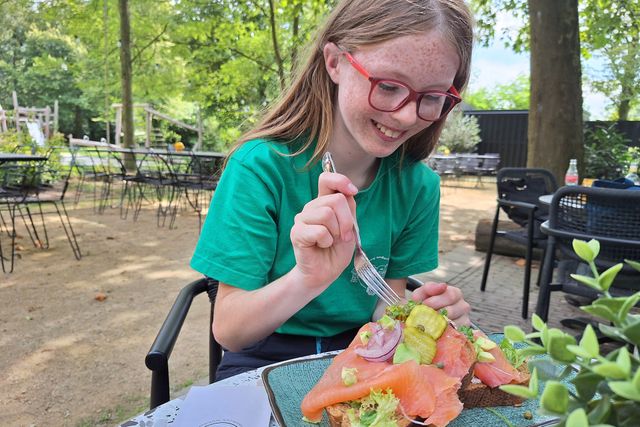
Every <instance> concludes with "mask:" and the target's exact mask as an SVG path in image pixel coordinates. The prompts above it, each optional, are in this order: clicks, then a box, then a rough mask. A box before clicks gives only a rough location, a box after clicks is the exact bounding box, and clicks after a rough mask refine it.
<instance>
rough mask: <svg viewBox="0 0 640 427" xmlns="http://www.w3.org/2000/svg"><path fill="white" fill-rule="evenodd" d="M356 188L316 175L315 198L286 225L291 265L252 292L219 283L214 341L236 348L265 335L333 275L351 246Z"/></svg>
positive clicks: (339, 270) (342, 178)
mask: <svg viewBox="0 0 640 427" xmlns="http://www.w3.org/2000/svg"><path fill="white" fill-rule="evenodd" d="M357 192H358V190H357V188H355V187H354V186H353V184H352V183H351V181H350V180H349V179H348V178H347V177H346V176H344V175H340V174H337V173H323V174H321V175H320V178H319V180H318V197H317V198H316V199H314V200H312V201H310V202H309V203H307V204H306V205H305V207H304V209H303V210H302V212H300V213H299V214H297V215H296V217H295V220H294V225H293V227H292V228H291V233H290V237H291V244H292V246H293V251H294V255H295V258H296V265H295V266H294V267H293V268H292V269H291V270H290V271H289V272H288V273H287V274H285V275H284V276H282V277H280V278H278V279H277V280H274V281H273V282H271V283H269V284H267V285H265V286H263V287H261V288H259V289H256V290H253V291H246V290H243V289H239V288H236V287H234V286H231V285H229V284H224V283H221V284H220V287H219V288H218V294H217V296H216V306H215V311H214V321H213V323H214V324H213V333H214V336H215V337H216V340H217V341H218V342H219V343H220V344H222V345H223V346H224V347H226V348H228V349H229V350H232V351H238V350H240V349H242V348H245V347H247V346H249V345H251V344H253V343H255V342H256V341H259V340H261V339H263V338H265V337H267V336H268V335H270V334H272V333H273V332H274V331H275V330H276V329H277V328H278V327H280V326H281V325H282V324H283V323H284V322H285V321H286V320H288V319H289V318H290V317H291V316H293V315H294V314H295V313H296V312H297V311H299V310H300V309H301V308H302V307H304V306H305V305H307V304H308V303H309V302H310V301H311V300H312V299H314V298H315V297H317V296H318V295H320V294H321V293H322V292H323V291H324V290H325V289H326V288H327V287H329V285H330V284H331V283H333V282H334V281H335V280H336V279H337V278H338V276H339V275H340V274H341V273H342V272H343V271H344V269H345V268H347V266H348V265H349V264H350V263H351V259H352V257H353V251H354V248H355V239H354V234H353V217H354V215H355V208H356V206H355V200H354V198H353V196H354V195H355V194H356V193H357ZM249 268H250V267H249Z"/></svg>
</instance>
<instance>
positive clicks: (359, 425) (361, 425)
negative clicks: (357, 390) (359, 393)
mask: <svg viewBox="0 0 640 427" xmlns="http://www.w3.org/2000/svg"><path fill="white" fill-rule="evenodd" d="M399 402H400V401H399V400H398V398H397V397H395V396H394V394H393V391H392V390H391V389H387V390H386V391H381V390H371V393H369V396H367V397H364V398H362V399H360V400H359V401H358V403H357V404H354V405H352V407H351V408H349V409H348V410H347V416H348V417H349V421H350V422H351V425H352V427H396V426H397V425H398V416H397V414H396V409H397V408H398V403H399Z"/></svg>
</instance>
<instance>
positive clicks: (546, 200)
mask: <svg viewBox="0 0 640 427" xmlns="http://www.w3.org/2000/svg"><path fill="white" fill-rule="evenodd" d="M551 199H553V194H544V195H542V196H540V197H538V201H539V202H540V203H541V204H543V205H545V206H551Z"/></svg>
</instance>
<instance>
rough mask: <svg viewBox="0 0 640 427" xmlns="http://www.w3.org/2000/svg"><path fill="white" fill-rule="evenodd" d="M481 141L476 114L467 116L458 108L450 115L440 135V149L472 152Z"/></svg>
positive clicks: (451, 151) (454, 151)
mask: <svg viewBox="0 0 640 427" xmlns="http://www.w3.org/2000/svg"><path fill="white" fill-rule="evenodd" d="M479 143H480V125H479V124H478V119H477V118H476V117H475V116H466V115H464V114H463V113H462V111H460V110H458V109H456V110H453V111H452V112H451V113H449V117H448V118H447V121H446V123H445V125H444V129H443V130H442V135H440V143H439V145H440V150H441V151H445V152H446V151H448V152H450V153H472V152H474V151H476V147H477V145H478V144H479Z"/></svg>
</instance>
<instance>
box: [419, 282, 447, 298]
mask: <svg viewBox="0 0 640 427" xmlns="http://www.w3.org/2000/svg"><path fill="white" fill-rule="evenodd" d="M446 291H447V284H446V283H434V282H426V283H424V284H423V285H422V286H420V287H419V288H418V289H416V290H415V291H413V300H414V301H422V300H424V299H427V298H429V297H433V296H436V295H440V294H443V293H445V292H446Z"/></svg>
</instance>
